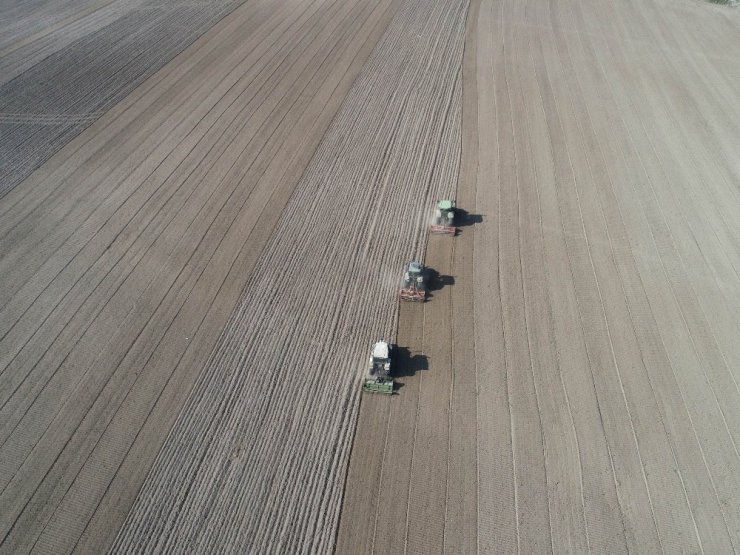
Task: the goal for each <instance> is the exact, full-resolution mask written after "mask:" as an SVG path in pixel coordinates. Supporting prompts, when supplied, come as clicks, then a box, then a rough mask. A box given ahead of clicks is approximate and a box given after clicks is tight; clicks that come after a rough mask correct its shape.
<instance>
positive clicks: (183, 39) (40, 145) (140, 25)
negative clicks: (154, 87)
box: [0, 0, 243, 197]
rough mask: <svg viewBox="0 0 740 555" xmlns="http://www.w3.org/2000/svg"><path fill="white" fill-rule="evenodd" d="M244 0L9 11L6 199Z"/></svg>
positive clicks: (2, 103) (0, 68) (2, 19)
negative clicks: (66, 145) (73, 139)
mask: <svg viewBox="0 0 740 555" xmlns="http://www.w3.org/2000/svg"><path fill="white" fill-rule="evenodd" d="M242 1H243V0H238V1H231V2H228V1H223V0H206V1H202V0H200V1H197V2H183V1H179V0H169V1H168V0H164V1H162V0H107V1H106V0H84V1H78V2H68V1H66V0H65V1H62V2H58V1H54V2H48V1H47V2H31V1H24V2H14V3H13V5H12V6H8V7H7V9H6V6H5V5H3V8H2V13H0V197H2V196H3V195H5V194H7V193H8V191H10V190H11V189H12V188H13V187H15V186H16V185H17V184H18V183H20V182H21V181H22V180H23V179H24V178H26V177H27V176H28V175H30V174H31V172H33V170H35V169H36V168H38V167H39V166H40V165H41V164H43V163H44V162H45V161H46V160H48V159H49V158H50V157H51V156H53V155H54V154H55V153H56V152H57V151H58V150H59V149H60V148H62V147H63V146H64V145H65V144H66V143H68V142H69V141H70V140H71V139H72V138H74V137H75V136H77V135H78V134H79V133H80V132H81V131H83V130H84V129H86V128H87V127H89V126H90V125H91V124H92V123H93V122H94V121H95V120H97V119H98V118H99V117H100V116H102V115H103V114H104V113H105V112H106V111H107V110H109V109H110V108H112V107H113V106H115V105H116V104H117V103H118V102H119V101H120V100H122V99H123V98H125V97H126V96H127V95H128V94H129V93H130V92H131V91H133V90H134V89H135V88H136V87H137V86H138V85H139V84H141V83H143V82H144V81H145V80H146V79H147V78H148V77H150V76H151V75H153V74H154V73H156V71H157V70H159V69H160V68H161V67H163V66H164V65H165V64H167V62H169V61H170V60H171V59H172V58H173V57H175V56H176V55H177V54H178V53H180V52H181V51H182V50H183V49H185V48H186V47H187V46H189V45H190V44H192V43H193V42H194V41H195V40H196V39H197V38H198V37H199V36H200V35H201V34H203V33H204V32H205V31H207V30H208V29H209V28H210V27H212V26H213V25H214V24H215V23H216V22H218V21H219V20H220V19H222V18H223V17H224V16H226V15H227V14H229V13H231V11H232V10H234V8H236V7H237V6H238V5H239V4H241V2H242Z"/></svg>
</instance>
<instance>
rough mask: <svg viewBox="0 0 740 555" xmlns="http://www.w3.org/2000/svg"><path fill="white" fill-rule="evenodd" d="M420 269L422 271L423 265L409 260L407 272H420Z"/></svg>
mask: <svg viewBox="0 0 740 555" xmlns="http://www.w3.org/2000/svg"><path fill="white" fill-rule="evenodd" d="M422 271H424V265H423V264H422V263H421V262H409V265H408V272H409V274H420V273H422Z"/></svg>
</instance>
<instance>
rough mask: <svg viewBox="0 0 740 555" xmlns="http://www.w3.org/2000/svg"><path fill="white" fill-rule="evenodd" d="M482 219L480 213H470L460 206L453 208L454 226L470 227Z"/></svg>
mask: <svg viewBox="0 0 740 555" xmlns="http://www.w3.org/2000/svg"><path fill="white" fill-rule="evenodd" d="M482 221H483V216H482V215H481V214H471V213H470V212H468V211H467V210H463V209H462V208H456V209H455V226H457V227H470V226H472V225H475V224H479V223H481V222H482Z"/></svg>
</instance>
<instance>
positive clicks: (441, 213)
mask: <svg viewBox="0 0 740 555" xmlns="http://www.w3.org/2000/svg"><path fill="white" fill-rule="evenodd" d="M431 231H432V233H444V234H446V235H453V236H454V235H455V234H456V233H457V227H455V201H454V200H440V201H439V202H438V203H437V207H436V208H435V210H434V223H433V224H432V227H431Z"/></svg>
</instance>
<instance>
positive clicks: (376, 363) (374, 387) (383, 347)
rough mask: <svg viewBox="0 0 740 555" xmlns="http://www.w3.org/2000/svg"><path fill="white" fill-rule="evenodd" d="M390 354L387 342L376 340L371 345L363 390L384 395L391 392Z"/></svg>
mask: <svg viewBox="0 0 740 555" xmlns="http://www.w3.org/2000/svg"><path fill="white" fill-rule="evenodd" d="M391 354H392V353H391V346H390V344H389V343H388V342H386V341H378V342H377V343H376V344H375V345H373V350H372V352H371V354H370V363H369V364H368V368H367V373H366V374H365V380H364V381H363V382H362V390H363V391H367V392H368V393H383V394H385V395H391V394H393V378H391Z"/></svg>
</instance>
